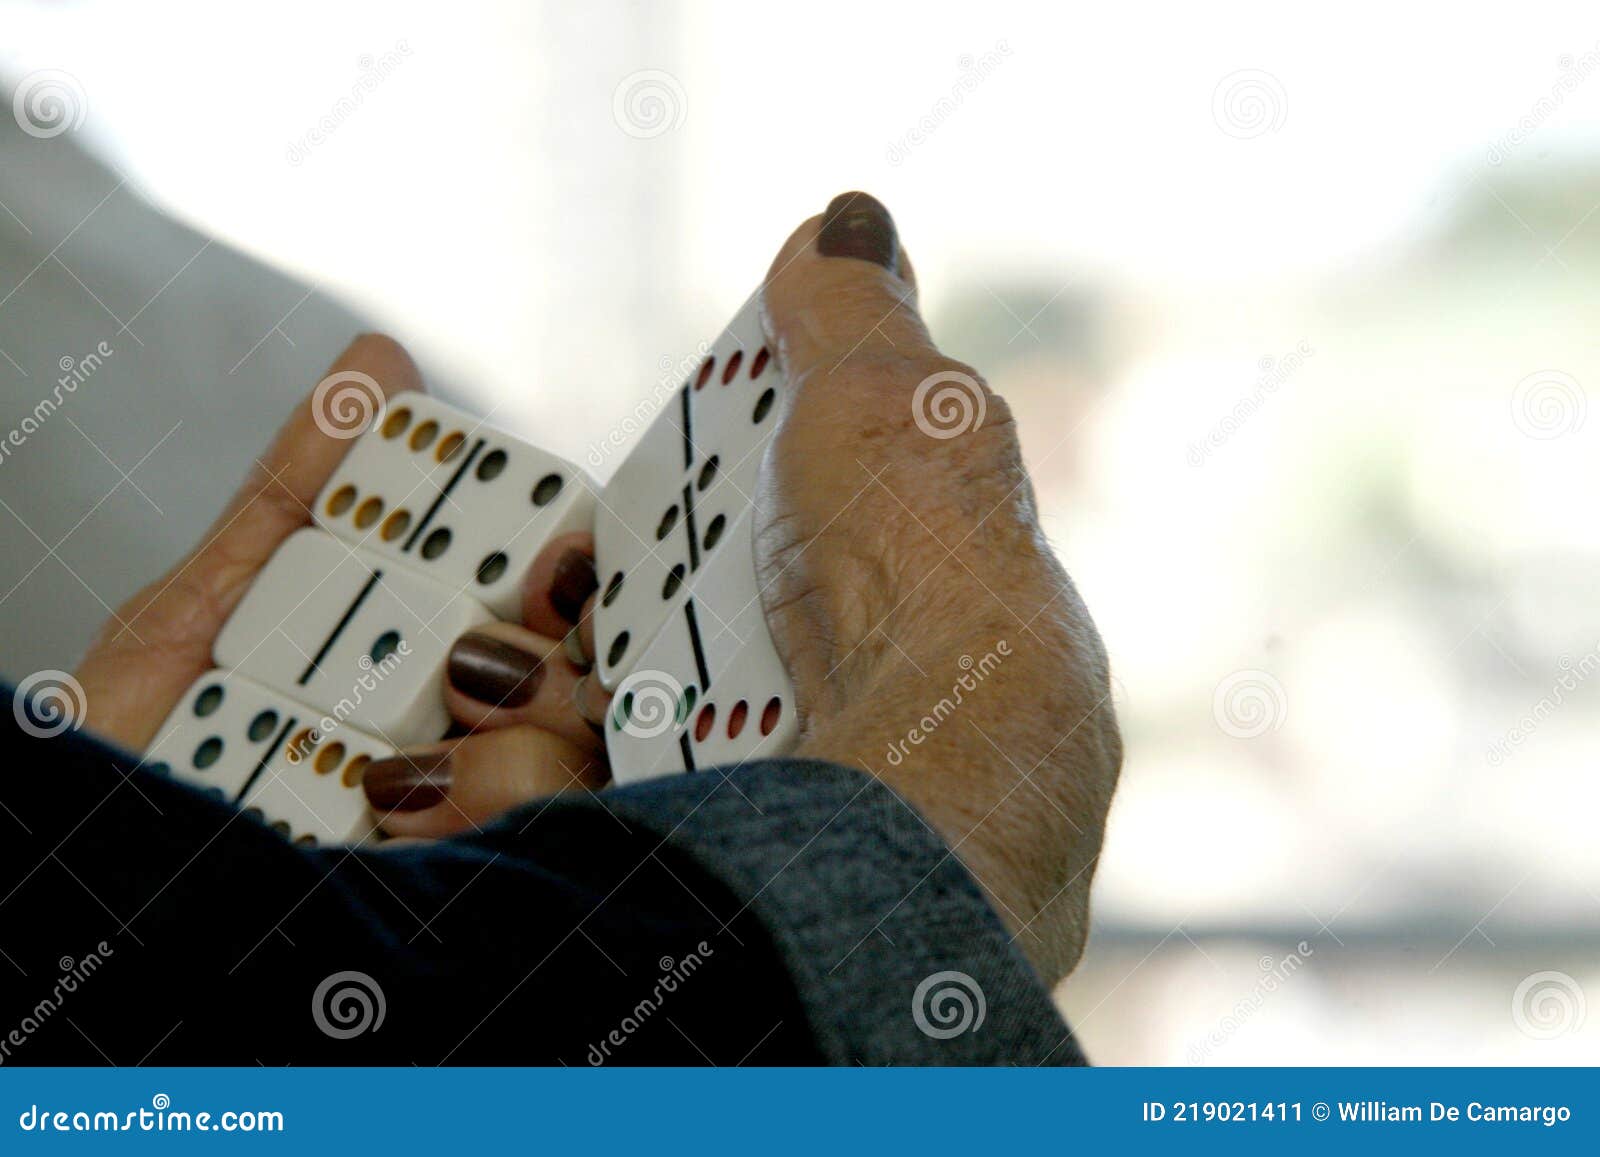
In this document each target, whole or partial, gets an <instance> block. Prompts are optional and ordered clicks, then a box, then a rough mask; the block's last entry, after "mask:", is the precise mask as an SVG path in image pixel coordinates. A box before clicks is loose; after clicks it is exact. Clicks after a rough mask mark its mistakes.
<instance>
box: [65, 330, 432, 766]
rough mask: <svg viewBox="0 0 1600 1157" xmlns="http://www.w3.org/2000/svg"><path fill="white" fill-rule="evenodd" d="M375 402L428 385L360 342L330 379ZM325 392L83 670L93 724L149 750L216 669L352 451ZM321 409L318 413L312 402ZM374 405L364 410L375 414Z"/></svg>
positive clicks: (117, 623) (384, 349)
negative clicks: (231, 630)
mask: <svg viewBox="0 0 1600 1157" xmlns="http://www.w3.org/2000/svg"><path fill="white" fill-rule="evenodd" d="M339 375H349V376H348V377H346V378H345V379H344V380H343V381H342V382H336V383H335V385H336V386H339V387H341V388H350V389H355V390H358V391H360V393H361V396H363V397H370V390H371V388H370V386H368V385H367V383H372V384H374V385H376V387H377V389H378V390H379V391H380V392H381V393H382V394H384V395H385V396H388V395H391V394H395V393H399V392H400V391H402V390H417V389H421V388H422V379H421V375H420V374H419V373H418V371H417V367H416V364H415V363H414V362H413V361H412V360H411V358H410V356H409V355H408V354H407V353H406V352H405V350H404V349H402V348H401V347H400V346H399V345H398V344H397V343H396V342H394V341H393V340H391V339H389V338H387V337H383V336H380V335H378V334H364V335H362V336H360V337H358V338H356V340H355V341H354V342H352V343H351V345H350V346H349V348H348V349H346V350H345V351H344V353H342V354H341V355H340V356H339V358H338V360H337V361H335V362H334V364H333V367H332V369H331V370H330V371H329V374H328V377H327V378H324V379H323V380H324V382H328V381H330V380H333V379H335V378H337V377H339ZM337 396H338V394H337V391H336V390H332V389H330V390H329V391H326V392H325V395H324V396H323V397H321V398H318V397H317V395H316V392H313V394H312V395H311V396H309V397H307V398H306V400H305V401H303V402H302V403H301V404H300V405H299V406H298V407H297V408H296V409H295V411H294V413H293V414H292V415H291V416H290V417H289V420H288V421H287V422H286V423H285V424H284V426H283V428H282V429H281V430H280V431H279V432H278V436H277V437H276V439H274V441H273V443H272V445H271V447H270V448H269V449H268V450H267V451H266V453H265V454H263V455H262V456H261V457H260V458H258V459H256V462H255V466H254V468H253V469H252V470H251V472H250V476H249V478H248V480H247V481H246V482H245V484H244V485H243V486H242V487H240V489H239V491H238V493H237V494H235V495H234V497H233V500H232V501H231V502H230V503H229V504H228V506H227V508H226V509H225V510H224V511H223V513H222V515H221V516H220V517H219V518H218V519H217V521H216V523H215V524H214V525H213V526H212V527H211V529H210V531H209V532H208V533H207V534H206V536H205V537H204V538H203V539H202V540H201V544H200V545H199V546H198V547H197V548H196V549H195V550H194V551H193V552H191V553H190V554H189V555H188V557H187V558H185V559H184V560H183V561H182V562H181V563H180V564H179V565H178V566H177V567H176V568H175V569H174V570H172V571H171V572H170V573H168V574H167V575H165V576H164V577H163V578H161V579H158V580H157V581H156V582H154V583H152V584H151V585H150V586H148V587H146V588H145V589H144V590H142V591H140V592H139V593H138V594H136V595H134V596H133V598H131V599H129V600H128V601H127V602H126V603H125V604H123V606H122V607H121V608H120V609H119V610H118V611H117V612H115V614H114V615H113V616H112V618H111V619H110V620H109V621H108V622H107V623H106V625H105V626H104V627H103V628H102V629H101V632H100V635H99V637H98V638H97V640H96V641H95V643H94V644H93V645H92V646H91V647H90V649H89V653H88V654H87V655H86V656H85V657H84V660H83V663H82V665H81V666H80V667H79V670H78V673H77V676H78V681H79V682H80V683H81V684H82V685H83V688H84V692H85V696H86V699H87V702H88V704H89V710H88V722H89V725H90V726H91V727H92V728H94V730H96V731H98V732H99V733H100V734H102V735H104V736H106V737H107V738H109V739H112V740H114V741H117V742H120V743H123V744H125V745H127V746H130V747H133V748H140V747H143V746H144V745H145V744H146V743H147V742H148V741H149V739H150V737H151V736H152V735H153V734H154V733H155V729H156V728H157V727H158V726H159V725H160V723H161V720H162V719H163V718H165V717H166V715H167V713H168V712H169V711H170V710H171V709H172V706H173V705H174V704H175V703H177V701H178V699H179V697H180V696H181V695H182V694H183V692H184V690H185V689H186V688H187V687H188V686H189V684H190V683H192V682H193V681H194V680H195V679H197V678H199V677H200V675H201V674H202V673H203V672H204V671H205V670H206V669H207V668H209V667H210V666H211V644H212V641H213V640H214V639H215V638H216V635H217V632H218V631H219V630H221V629H222V625H223V624H224V623H225V622H226V621H227V619H228V616H229V615H230V614H232V613H233V608H234V606H235V605H236V604H237V603H238V601H239V599H240V598H241V597H242V596H243V595H244V592H245V591H246V590H247V589H248V588H249V586H250V583H251V581H252V580H253V579H254V578H255V575H256V572H257V571H259V570H260V569H261V567H262V565H263V564H264V563H265V562H266V561H267V559H268V558H270V557H271V556H272V552H273V551H275V550H276V549H277V548H278V545H279V543H281V542H282V541H283V540H284V539H285V538H287V537H288V536H289V535H290V534H292V533H293V532H294V531H296V530H298V529H299V528H300V527H302V526H305V525H307V524H308V523H310V522H311V512H310V506H311V503H312V502H314V501H315V500H316V496H317V493H318V491H320V490H321V489H322V487H323V485H324V484H325V483H326V482H327V480H328V478H329V477H330V476H331V475H332V474H333V471H334V469H335V468H336V467H337V466H338V464H339V461H340V459H342V458H343V457H344V454H345V452H346V450H348V449H349V447H350V439H349V436H348V435H346V436H344V437H340V436H338V434H340V433H342V432H343V431H342V430H341V429H340V427H339V426H338V424H337V422H338V417H339V413H338V412H335V413H334V414H332V415H330V412H329V404H330V402H331V401H332V400H333V399H334V398H336V397H337ZM314 401H315V403H316V405H315V406H314V404H313V403H314ZM377 401H378V399H370V400H369V401H368V402H366V403H365V405H367V406H373V405H375V403H376V402H377Z"/></svg>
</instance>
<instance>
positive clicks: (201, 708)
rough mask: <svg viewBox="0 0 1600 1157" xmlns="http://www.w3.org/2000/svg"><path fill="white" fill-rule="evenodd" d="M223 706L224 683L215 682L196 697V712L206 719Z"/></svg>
mask: <svg viewBox="0 0 1600 1157" xmlns="http://www.w3.org/2000/svg"><path fill="white" fill-rule="evenodd" d="M221 706H222V684H220V683H213V684H211V686H209V687H207V688H206V689H205V690H204V691H202V692H200V694H198V695H196V696H195V698H194V713H195V714H196V715H198V716H200V718H201V719H204V718H205V717H206V716H207V715H210V714H211V713H212V712H213V711H215V710H216V709H217V708H218V707H221Z"/></svg>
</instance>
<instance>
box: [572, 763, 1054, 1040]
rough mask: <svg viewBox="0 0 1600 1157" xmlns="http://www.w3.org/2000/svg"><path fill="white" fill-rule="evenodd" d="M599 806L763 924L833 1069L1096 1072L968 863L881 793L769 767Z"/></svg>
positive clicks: (857, 777) (700, 777) (664, 786)
mask: <svg viewBox="0 0 1600 1157" xmlns="http://www.w3.org/2000/svg"><path fill="white" fill-rule="evenodd" d="M600 799H601V797H596V802H593V803H589V804H580V805H577V806H596V807H598V806H604V807H605V808H606V809H607V810H608V811H610V812H611V813H612V814H613V815H615V816H617V817H618V818H620V819H623V820H624V821H626V822H628V823H630V824H635V825H638V826H640V827H642V828H644V829H647V830H649V831H652V832H654V833H655V834H657V835H658V836H659V837H660V838H661V839H662V840H663V841H664V843H665V844H666V845H667V846H669V847H671V848H673V849H675V850H676V851H677V852H679V853H682V854H683V855H684V856H686V857H687V858H689V859H692V860H693V861H694V862H695V863H696V865H697V866H698V867H699V869H700V870H701V871H703V872H704V873H706V874H707V875H710V876H712V877H714V878H716V879H717V880H719V881H720V882H721V883H722V885H723V886H724V887H725V888H727V889H728V890H729V891H730V892H731V893H732V894H733V896H734V898H735V899H736V900H737V901H738V902H739V903H740V904H741V905H743V906H744V908H746V909H748V910H749V911H750V912H751V913H752V914H753V915H754V916H755V917H756V918H757V920H758V921H759V922H760V924H761V925H762V926H763V927H764V928H765V929H766V930H767V932H768V934H769V935H770V937H771V939H772V941H773V943H774V944H775V946H776V947H777V950H778V953H779V955H780V957H781V958H782V960H783V961H784V963H785V964H786V966H787V968H788V970H789V973H790V976H791V978H792V980H793V983H794V986H795V989H796V990H797V992H798V994H799V996H800V1000H801V1002H802V1004H803V1005H804V1007H805V1009H806V1012H807V1015H808V1017H809V1019H810V1030H811V1033H812V1036H813V1038H814V1039H815V1041H816V1043H817V1046H818V1048H819V1050H820V1051H821V1052H822V1054H823V1055H824V1056H825V1057H826V1058H827V1059H828V1060H829V1061H830V1062H831V1063H834V1064H863V1065H882V1064H961V1065H990V1064H1027V1065H1037V1064H1084V1063H1086V1062H1085V1060H1084V1057H1083V1054H1082V1052H1081V1051H1080V1050H1079V1048H1078V1044H1077V1042H1076V1040H1075V1039H1074V1038H1073V1035H1072V1031H1071V1029H1069V1028H1068V1027H1067V1025H1066V1023H1065V1022H1064V1021H1063V1020H1062V1019H1061V1017H1060V1015H1059V1014H1058V1013H1057V1012H1056V1009H1055V1006H1054V1005H1053V1004H1052V1002H1051V1000H1050V995H1049V993H1048V992H1047V991H1046V990H1045V988H1044V986H1043V984H1042V983H1041V982H1040V981H1039V979H1038V977H1037V976H1036V975H1035V974H1034V972H1033V970H1032V969H1031V968H1030V967H1029V965H1028V964H1027V962H1026V961H1025V960H1024V959H1023V957H1022V955H1021V953H1020V952H1019V951H1018V950H1017V948H1016V946H1015V945H1013V944H1012V942H1011V937H1010V936H1009V935H1008V933H1007V931H1006V929H1005V927H1004V926H1003V925H1002V924H1001V923H1000V920H999V918H998V917H997V916H996V915H995V913H994V912H993V910H992V909H991V908H990V907H989V905H988V903H987V901H986V900H985V899H984V897H983V895H982V893H981V892H980V891H979V889H978V887H977V885H976V883H975V882H974V881H973V879H972V877H971V876H970V875H969V874H968V873H967V871H966V869H965V868H964V867H963V866H962V864H961V862H960V860H958V859H957V858H956V856H955V855H954V854H953V853H952V852H951V851H950V849H949V848H948V847H946V846H945V844H944V842H943V841H942V840H941V839H940V838H939V837H938V836H937V835H935V834H934V832H933V830H932V829H931V828H930V827H929V826H928V824H927V823H926V821H924V820H923V819H922V817H921V816H920V815H918V814H917V813H916V812H915V811H914V810H913V809H912V808H911V806H910V805H909V804H907V803H906V802H905V801H904V800H902V799H901V798H900V797H899V796H898V795H896V794H895V793H894V792H892V791H891V790H890V789H889V788H887V787H885V786H884V785H883V784H882V783H880V782H879V781H878V780H876V779H874V778H872V777H870V776H867V775H864V774H862V773H861V772H859V771H853V770H850V769H848V768H844V767H838V766H834V765H832V764H828V763H822V762H817V761H812V760H769V761H764V762H761V763H756V764H750V765H747V766H745V767H741V768H738V769H735V770H733V771H727V770H725V769H716V768H713V769H708V770H703V771H700V772H696V773H694V774H692V775H687V776H677V777H674V778H672V779H670V780H659V781H654V782H651V783H647V784H640V785H637V786H633V787H628V788H623V789H619V790H616V791H612V792H607V793H605V795H604V797H603V803H601V802H599V801H600Z"/></svg>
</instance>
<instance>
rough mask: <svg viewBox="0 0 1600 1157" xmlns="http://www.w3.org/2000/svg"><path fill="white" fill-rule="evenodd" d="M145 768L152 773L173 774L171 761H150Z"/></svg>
mask: <svg viewBox="0 0 1600 1157" xmlns="http://www.w3.org/2000/svg"><path fill="white" fill-rule="evenodd" d="M145 770H146V771H148V772H149V773H150V774H151V775H171V774H172V765H171V764H170V763H149V764H146V765H145Z"/></svg>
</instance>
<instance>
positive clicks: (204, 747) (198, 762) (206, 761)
mask: <svg viewBox="0 0 1600 1157" xmlns="http://www.w3.org/2000/svg"><path fill="white" fill-rule="evenodd" d="M221 758H222V740H221V739H220V738H218V737H217V736H215V735H213V736H212V737H211V738H210V739H207V740H205V741H204V742H203V743H201V744H200V746H199V747H197V748H195V749H194V766H195V770H197V771H204V770H205V769H206V768H208V767H210V766H211V765H212V764H213V763H215V762H217V760H219V759H221Z"/></svg>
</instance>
